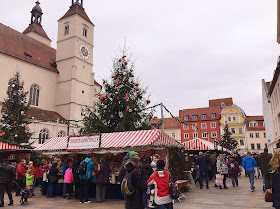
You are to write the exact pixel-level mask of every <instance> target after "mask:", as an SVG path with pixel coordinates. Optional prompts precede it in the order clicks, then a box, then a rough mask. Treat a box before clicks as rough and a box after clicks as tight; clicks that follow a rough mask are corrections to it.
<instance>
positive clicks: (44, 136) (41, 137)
mask: <svg viewBox="0 0 280 209" xmlns="http://www.w3.org/2000/svg"><path fill="white" fill-rule="evenodd" d="M48 138H49V131H48V130H47V129H45V128H44V129H42V130H41V131H40V133H39V142H38V143H39V144H44V143H45V142H46V140H47V139H48Z"/></svg>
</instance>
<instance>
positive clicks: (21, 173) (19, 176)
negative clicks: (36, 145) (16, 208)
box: [16, 159, 26, 196]
mask: <svg viewBox="0 0 280 209" xmlns="http://www.w3.org/2000/svg"><path fill="white" fill-rule="evenodd" d="M25 172H26V161H25V160H24V159H23V160H21V162H20V164H19V165H18V166H17V169H16V180H17V184H18V185H19V186H20V187H21V188H24V181H25ZM20 191H21V190H20V188H19V187H18V188H17V191H16V196H20Z"/></svg>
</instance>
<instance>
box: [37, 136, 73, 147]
mask: <svg viewBox="0 0 280 209" xmlns="http://www.w3.org/2000/svg"><path fill="white" fill-rule="evenodd" d="M67 142H68V136H65V137H53V138H51V139H49V140H48V141H47V142H45V143H44V144H42V145H40V146H39V147H37V148H36V149H34V150H38V151H62V150H64V151H65V150H66V148H67Z"/></svg>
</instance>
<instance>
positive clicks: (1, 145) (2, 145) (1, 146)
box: [0, 142, 24, 150]
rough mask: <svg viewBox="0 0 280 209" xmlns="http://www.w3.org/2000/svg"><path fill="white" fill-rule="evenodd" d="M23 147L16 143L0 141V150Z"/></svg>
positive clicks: (20, 148)
mask: <svg viewBox="0 0 280 209" xmlns="http://www.w3.org/2000/svg"><path fill="white" fill-rule="evenodd" d="M22 149H24V148H22V147H18V146H16V145H10V144H8V143H4V142H0V150H22Z"/></svg>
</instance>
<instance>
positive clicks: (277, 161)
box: [265, 148, 280, 209]
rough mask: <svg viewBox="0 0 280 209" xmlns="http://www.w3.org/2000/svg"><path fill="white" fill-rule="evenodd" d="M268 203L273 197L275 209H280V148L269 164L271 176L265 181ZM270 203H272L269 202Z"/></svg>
mask: <svg viewBox="0 0 280 209" xmlns="http://www.w3.org/2000/svg"><path fill="white" fill-rule="evenodd" d="M265 188H266V201H268V199H267V198H268V197H269V196H271V195H272V202H273V205H272V206H273V207H274V208H276V209H280V149H279V148H278V149H277V150H276V151H275V152H274V154H273V156H272V158H271V160H270V163H269V174H268V175H266V179H265ZM268 202H270V201H268Z"/></svg>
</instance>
